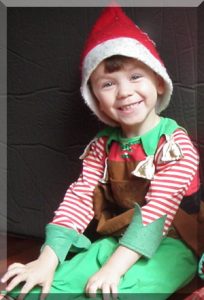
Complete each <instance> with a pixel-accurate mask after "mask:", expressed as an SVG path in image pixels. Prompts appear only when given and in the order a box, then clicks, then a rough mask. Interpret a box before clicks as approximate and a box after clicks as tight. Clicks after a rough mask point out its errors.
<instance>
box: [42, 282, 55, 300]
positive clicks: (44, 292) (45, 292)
mask: <svg viewBox="0 0 204 300" xmlns="http://www.w3.org/2000/svg"><path fill="white" fill-rule="evenodd" d="M51 284H52V281H51V282H47V283H46V284H45V285H44V286H43V288H42V293H41V295H40V300H45V298H46V297H47V296H48V294H49V292H50V288H51Z"/></svg>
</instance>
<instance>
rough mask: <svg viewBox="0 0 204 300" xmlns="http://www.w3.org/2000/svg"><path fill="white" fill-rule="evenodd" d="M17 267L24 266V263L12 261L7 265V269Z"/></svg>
mask: <svg viewBox="0 0 204 300" xmlns="http://www.w3.org/2000/svg"><path fill="white" fill-rule="evenodd" d="M18 267H25V265H24V264H21V263H13V264H11V265H10V266H9V267H8V271H10V270H12V269H13V268H18Z"/></svg>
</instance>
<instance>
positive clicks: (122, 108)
mask: <svg viewBox="0 0 204 300" xmlns="http://www.w3.org/2000/svg"><path fill="white" fill-rule="evenodd" d="M137 104H138V103H133V104H129V105H125V106H122V107H120V109H121V110H129V109H131V108H132V107H134V106H135V105H137Z"/></svg>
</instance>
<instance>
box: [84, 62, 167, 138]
mask: <svg viewBox="0 0 204 300" xmlns="http://www.w3.org/2000/svg"><path fill="white" fill-rule="evenodd" d="M90 83H91V89H92V91H93V93H94V96H95V97H96V99H97V100H98V102H99V106H100V109H101V111H103V113H105V114H106V115H107V116H108V117H110V118H111V119H112V120H114V121H115V122H117V123H118V125H119V126H121V128H122V130H123V133H124V135H125V136H127V137H131V136H135V135H141V134H143V133H145V132H146V131H148V130H149V129H151V128H152V127H154V126H155V125H156V123H157V121H158V116H157V115H156V112H155V106H156V103H157V97H158V95H161V94H162V93H163V92H164V82H163V80H162V78H160V77H159V76H157V75H156V74H155V73H154V72H153V71H152V70H151V69H150V68H148V67H147V66H146V65H145V64H143V63H142V62H139V61H137V60H135V59H132V58H130V59H128V60H127V61H126V62H124V64H123V68H122V69H120V70H119V71H114V72H112V73H107V72H105V67H104V62H102V63H101V64H100V65H99V66H98V67H97V68H96V69H95V70H94V72H93V73H92V74H91V77H90Z"/></svg>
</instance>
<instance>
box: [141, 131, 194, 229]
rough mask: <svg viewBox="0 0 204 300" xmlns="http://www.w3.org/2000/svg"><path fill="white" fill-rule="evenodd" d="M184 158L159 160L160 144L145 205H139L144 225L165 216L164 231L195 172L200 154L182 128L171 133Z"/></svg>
mask: <svg viewBox="0 0 204 300" xmlns="http://www.w3.org/2000/svg"><path fill="white" fill-rule="evenodd" d="M173 138H174V141H175V142H176V143H178V144H179V146H180V148H181V150H182V154H183V157H182V158H181V159H179V160H174V161H170V162H162V161H161V155H162V149H163V146H164V143H165V142H164V143H162V144H161V145H160V146H159V148H158V150H157V153H156V155H155V165H156V172H155V175H154V179H153V180H152V181H151V184H150V188H149V190H148V192H147V194H146V202H147V204H146V205H145V206H143V207H142V219H143V224H144V225H147V224H149V223H151V222H153V221H155V220H156V219H158V218H160V217H162V216H164V215H166V216H167V217H166V221H165V225H164V231H163V234H166V233H167V231H168V229H169V227H170V226H171V224H172V221H173V219H174V216H175V214H176V212H177V210H178V208H179V205H180V203H181V201H182V199H183V197H184V196H185V194H186V192H187V190H188V189H189V186H190V185H191V183H192V181H193V179H194V177H195V176H197V174H198V165H199V156H198V153H197V150H196V149H195V147H194V146H193V144H192V142H191V140H190V138H189V137H188V135H187V134H186V133H185V132H184V131H183V130H181V129H178V130H176V131H175V132H174V134H173Z"/></svg>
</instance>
